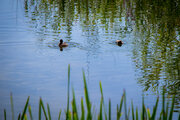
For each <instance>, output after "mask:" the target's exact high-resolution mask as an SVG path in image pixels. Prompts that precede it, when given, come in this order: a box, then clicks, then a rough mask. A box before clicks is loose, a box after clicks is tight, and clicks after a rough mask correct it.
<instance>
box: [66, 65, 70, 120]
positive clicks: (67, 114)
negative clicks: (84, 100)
mask: <svg viewBox="0 0 180 120" xmlns="http://www.w3.org/2000/svg"><path fill="white" fill-rule="evenodd" d="M69 87H70V65H68V93H67V111H66V120H68V119H69Z"/></svg>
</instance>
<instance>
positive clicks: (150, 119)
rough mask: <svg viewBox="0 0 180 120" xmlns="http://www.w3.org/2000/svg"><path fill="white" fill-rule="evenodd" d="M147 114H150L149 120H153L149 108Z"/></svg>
mask: <svg viewBox="0 0 180 120" xmlns="http://www.w3.org/2000/svg"><path fill="white" fill-rule="evenodd" d="M147 115H148V120H151V113H150V110H149V108H148V109H147Z"/></svg>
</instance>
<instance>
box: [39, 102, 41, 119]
mask: <svg viewBox="0 0 180 120" xmlns="http://www.w3.org/2000/svg"><path fill="white" fill-rule="evenodd" d="M39 120H41V99H39Z"/></svg>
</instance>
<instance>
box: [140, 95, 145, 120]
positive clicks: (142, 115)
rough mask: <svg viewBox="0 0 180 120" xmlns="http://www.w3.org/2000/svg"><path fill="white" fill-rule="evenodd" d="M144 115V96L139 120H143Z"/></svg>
mask: <svg viewBox="0 0 180 120" xmlns="http://www.w3.org/2000/svg"><path fill="white" fill-rule="evenodd" d="M144 113H145V111H144V96H143V97H142V114H141V120H144V119H145V118H144Z"/></svg>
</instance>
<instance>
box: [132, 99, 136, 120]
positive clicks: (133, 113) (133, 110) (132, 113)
mask: <svg viewBox="0 0 180 120" xmlns="http://www.w3.org/2000/svg"><path fill="white" fill-rule="evenodd" d="M131 105H132V119H133V120H135V117H134V106H133V102H131Z"/></svg>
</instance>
